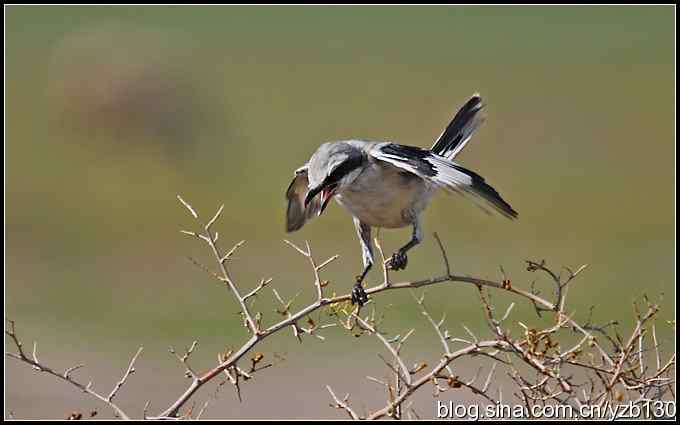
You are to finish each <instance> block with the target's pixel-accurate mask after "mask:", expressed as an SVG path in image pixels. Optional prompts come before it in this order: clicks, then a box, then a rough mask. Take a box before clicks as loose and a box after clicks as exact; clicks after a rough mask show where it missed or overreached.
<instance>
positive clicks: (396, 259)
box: [388, 251, 408, 270]
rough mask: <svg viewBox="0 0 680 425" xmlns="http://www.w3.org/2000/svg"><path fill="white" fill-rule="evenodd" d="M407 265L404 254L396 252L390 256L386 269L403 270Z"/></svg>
mask: <svg viewBox="0 0 680 425" xmlns="http://www.w3.org/2000/svg"><path fill="white" fill-rule="evenodd" d="M407 264H408V257H407V256H406V253H405V252H401V251H397V252H395V253H394V254H392V258H390V262H389V264H388V267H389V268H390V269H392V270H403V269H405V268H406V265H407Z"/></svg>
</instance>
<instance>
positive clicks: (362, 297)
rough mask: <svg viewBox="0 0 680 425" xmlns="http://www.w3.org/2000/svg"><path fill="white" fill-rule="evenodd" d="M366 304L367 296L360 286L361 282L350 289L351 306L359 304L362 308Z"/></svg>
mask: <svg viewBox="0 0 680 425" xmlns="http://www.w3.org/2000/svg"><path fill="white" fill-rule="evenodd" d="M367 302H368V295H367V294H366V291H364V287H363V286H361V282H357V283H355V284H354V286H353V287H352V305H354V304H359V307H363V305H364V304H366V303H367Z"/></svg>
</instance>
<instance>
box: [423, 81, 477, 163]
mask: <svg viewBox="0 0 680 425" xmlns="http://www.w3.org/2000/svg"><path fill="white" fill-rule="evenodd" d="M483 107H484V104H483V103H482V98H481V96H480V95H479V94H477V93H475V94H473V95H472V97H471V98H470V99H469V100H468V101H467V102H465V105H463V106H462V107H461V108H460V110H458V113H456V116H455V117H453V119H452V120H451V122H450V123H449V125H448V126H447V127H446V128H445V129H444V131H443V132H442V134H441V135H439V137H438V138H437V141H436V142H435V143H434V145H432V148H431V149H430V151H432V153H435V154H437V155H440V156H443V157H444V158H448V159H453V158H455V157H456V155H458V154H459V153H460V151H462V150H463V148H464V147H465V145H466V144H467V142H468V141H469V140H470V138H471V137H472V134H473V133H474V132H475V130H477V129H478V128H479V126H480V125H481V124H482V122H483V121H484V117H483V116H482V114H481V113H480V111H481V110H482V108H483Z"/></svg>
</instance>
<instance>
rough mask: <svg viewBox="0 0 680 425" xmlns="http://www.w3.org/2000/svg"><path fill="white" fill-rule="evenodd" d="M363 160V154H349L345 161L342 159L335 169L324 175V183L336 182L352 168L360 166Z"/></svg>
mask: <svg viewBox="0 0 680 425" xmlns="http://www.w3.org/2000/svg"><path fill="white" fill-rule="evenodd" d="M362 162H363V156H361V155H357V156H350V157H349V158H347V159H346V160H345V161H343V162H342V163H341V164H340V165H338V166H337V167H335V169H334V170H333V171H332V172H331V173H330V175H329V176H328V177H326V180H325V183H326V184H333V183H337V182H339V181H340V179H342V178H343V177H345V176H346V175H347V174H349V173H350V172H352V170H355V169H356V168H358V167H359V166H361V163H362Z"/></svg>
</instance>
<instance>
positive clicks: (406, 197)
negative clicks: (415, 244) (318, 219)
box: [336, 166, 432, 228]
mask: <svg viewBox="0 0 680 425" xmlns="http://www.w3.org/2000/svg"><path fill="white" fill-rule="evenodd" d="M431 196H432V188H431V187H430V186H429V185H427V183H426V182H425V181H423V180H422V179H420V178H419V177H417V176H414V175H413V174H410V173H407V172H403V171H399V170H397V169H395V168H393V167H380V166H376V167H371V168H368V169H366V170H365V171H364V172H362V173H361V175H359V176H358V177H357V178H356V179H355V180H354V181H353V182H352V184H351V185H349V186H348V187H346V188H343V189H342V190H341V191H339V192H338V194H337V195H336V199H337V201H338V203H339V204H340V205H342V206H343V207H345V208H346V209H347V210H348V211H349V212H350V213H351V214H352V215H353V216H354V217H356V218H358V219H359V220H361V221H362V222H363V223H365V224H368V225H369V226H373V227H386V228H399V227H404V226H408V225H410V224H412V223H413V222H414V220H415V219H416V217H417V216H418V214H420V212H422V210H424V209H425V207H426V206H427V203H428V202H429V200H430V197H431Z"/></svg>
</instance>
